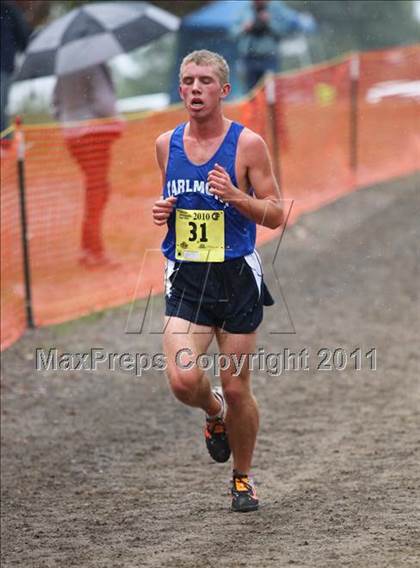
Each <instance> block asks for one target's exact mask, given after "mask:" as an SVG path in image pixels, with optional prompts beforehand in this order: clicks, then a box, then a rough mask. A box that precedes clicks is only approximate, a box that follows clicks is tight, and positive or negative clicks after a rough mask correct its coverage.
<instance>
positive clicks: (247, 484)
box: [233, 475, 255, 493]
mask: <svg viewBox="0 0 420 568" xmlns="http://www.w3.org/2000/svg"><path fill="white" fill-rule="evenodd" d="M233 488H234V490H235V491H251V492H252V493H254V492H255V489H254V484H253V483H252V481H251V479H250V478H249V477H248V476H247V475H234V476H233Z"/></svg>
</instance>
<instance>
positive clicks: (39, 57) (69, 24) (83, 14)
mask: <svg viewBox="0 0 420 568" xmlns="http://www.w3.org/2000/svg"><path fill="white" fill-rule="evenodd" d="M178 27H179V19H178V18H177V17H176V16H173V15H172V14H170V13H169V12H166V11H165V10H162V9H160V8H157V7H156V6H152V5H151V4H148V3H147V2H98V3H94V4H85V5H83V6H81V7H79V8H76V9H74V10H72V11H71V12H69V13H68V14H66V15H64V16H62V17H61V18H58V19H57V20H54V21H53V22H52V23H51V24H49V25H48V26H46V27H45V28H44V29H43V30H41V31H40V32H39V33H38V34H37V35H36V36H35V38H34V39H33V40H32V41H31V42H30V44H29V46H28V49H27V50H26V53H25V58H24V61H23V63H22V67H21V69H20V71H19V74H18V76H17V80H19V81H23V80H25V79H34V78H36V77H45V76H47V75H69V74H71V73H74V72H76V71H80V70H82V69H86V68H87V67H91V66H92V65H96V64H98V63H103V62H104V61H107V60H108V59H110V58H111V57H114V56H116V55H119V54H121V53H125V52H127V51H131V50H132V49H136V48H138V47H141V46H143V45H146V44H147V43H149V42H151V41H153V40H155V39H157V38H159V37H160V36H161V35H163V34H164V33H166V32H168V31H175V30H177V29H178Z"/></svg>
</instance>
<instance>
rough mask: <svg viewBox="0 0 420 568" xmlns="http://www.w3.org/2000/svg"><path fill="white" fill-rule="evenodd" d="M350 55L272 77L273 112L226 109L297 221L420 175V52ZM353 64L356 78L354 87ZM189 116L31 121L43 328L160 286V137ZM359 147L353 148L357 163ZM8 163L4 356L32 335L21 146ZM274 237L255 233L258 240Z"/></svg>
mask: <svg viewBox="0 0 420 568" xmlns="http://www.w3.org/2000/svg"><path fill="white" fill-rule="evenodd" d="M355 57H356V56H354V55H353V56H350V57H347V58H345V59H343V60H341V61H337V62H333V63H330V64H326V65H321V66H317V67H315V68H311V69H308V70H305V71H301V72H298V73H293V74H285V75H280V76H276V78H275V92H276V102H275V105H274V107H269V105H268V104H267V100H266V94H265V91H264V88H263V87H262V86H260V87H259V88H257V89H256V90H255V91H254V92H253V93H252V95H251V97H249V98H248V99H246V100H242V101H239V102H237V103H230V104H228V105H226V115H227V116H228V117H229V118H232V119H234V120H238V121H239V122H242V123H244V124H245V125H246V126H249V127H250V128H252V129H253V130H254V131H257V132H258V133H260V134H261V135H262V136H263V137H264V138H265V139H266V140H267V142H268V145H269V148H270V149H271V152H272V154H273V156H272V157H273V161H274V162H276V161H277V164H278V166H279V171H280V177H281V188H282V194H283V197H284V198H285V199H286V200H288V201H287V206H289V204H290V203H291V202H292V201H293V208H292V214H291V218H290V219H291V221H293V220H294V219H296V218H297V217H298V216H299V215H300V214H302V213H304V212H307V211H311V210H314V209H316V208H319V207H320V206H322V205H323V204H325V203H327V202H329V201H332V200H334V199H336V198H337V197H338V196H340V195H342V194H345V193H346V192H348V191H351V190H353V189H355V188H357V187H361V186H364V185H367V184H371V183H373V182H377V181H381V180H385V179H389V178H392V177H394V176H399V175H404V174H408V173H410V172H413V171H415V170H416V169H418V168H419V164H420V131H419V126H418V125H419V120H418V118H419V114H420V113H419V111H420V104H419V103H420V96H419V85H418V81H419V77H420V46H419V45H417V46H411V47H405V48H396V49H392V50H388V51H382V52H371V53H364V54H358V55H357V58H358V59H357V60H356V59H355ZM352 61H353V63H352ZM355 61H356V62H357V61H358V63H359V65H358V71H359V79H358V80H357V81H353V83H352V81H351V76H352V73H355V71H357V66H355V63H354V62H355ZM356 75H357V73H356ZM356 75H355V76H356ZM355 85H356V87H355ZM355 88H356V89H357V90H355ZM416 89H417V90H416ZM352 94H353V95H355V96H356V98H355V97H353V98H352ZM273 113H274V114H273ZM273 116H275V123H274V126H275V128H273V121H272V119H273ZM352 117H353V119H355V120H353V123H352ZM184 120H186V113H185V111H184V110H183V109H182V108H180V107H172V108H170V109H168V110H166V111H161V112H157V113H150V114H143V115H141V116H137V117H131V119H127V120H126V121H125V122H124V123H123V124H120V123H118V124H116V123H115V121H114V122H113V121H101V122H100V123H95V124H92V123H83V124H80V125H79V126H78V128H75V129H73V130H72V129H70V130H69V129H65V130H63V129H62V128H61V127H60V126H59V125H56V124H55V125H40V126H26V127H24V134H25V140H26V156H25V192H26V210H27V221H28V246H29V269H30V276H31V291H32V309H33V318H34V323H35V325H37V326H40V325H47V324H51V323H58V322H62V321H66V320H69V319H73V318H76V317H79V316H81V315H85V314H88V313H90V312H92V311H96V310H101V309H104V308H107V307H111V306H116V305H119V304H123V303H127V302H130V301H131V300H132V299H134V298H141V297H146V296H148V295H149V293H150V292H152V293H157V292H161V291H162V290H163V258H162V255H161V253H160V243H161V241H162V239H163V236H164V233H165V230H164V228H158V227H156V226H155V225H153V223H152V218H151V208H152V205H153V203H154V201H155V199H156V198H157V197H158V196H159V194H160V193H161V179H160V173H159V171H158V168H157V166H156V162H155V156H154V142H155V139H156V137H157V136H158V135H159V134H160V133H162V132H164V131H165V130H169V129H171V128H173V127H174V125H176V124H177V123H179V122H182V121H184ZM88 132H89V133H88ZM274 133H277V136H278V139H279V140H278V146H276V144H275V140H274V139H273V136H274ZM352 141H353V142H356V144H357V146H356V147H355V148H353V155H352V147H351V146H352ZM277 147H278V148H279V154H278V155H274V151H275V149H276V148H277ZM355 160H357V161H355ZM352 162H353V163H352ZM1 166H2V177H1V205H2V207H1V245H2V246H1V261H2V262H1V286H2V300H1V301H2V305H1V308H2V314H1V337H2V339H1V348H2V349H4V348H5V347H7V346H8V345H10V344H11V343H12V342H13V341H15V340H16V339H17V338H18V337H19V336H20V335H21V334H22V332H23V331H24V329H25V328H26V320H25V318H26V314H25V286H24V271H23V255H22V242H21V234H22V231H21V225H20V217H19V184H18V177H17V173H16V152H15V151H13V149H12V150H9V151H7V152H5V155H2V159H1ZM107 170H108V172H107ZM277 234H278V231H270V230H268V229H264V228H261V227H259V230H258V243H259V244H261V242H264V241H266V240H269V239H271V238H273V236H276V235H277ZM91 254H92V255H95V254H98V255H102V254H104V255H106V257H107V260H108V262H103V263H102V264H95V262H91V260H92V258H91V256H90V255H91Z"/></svg>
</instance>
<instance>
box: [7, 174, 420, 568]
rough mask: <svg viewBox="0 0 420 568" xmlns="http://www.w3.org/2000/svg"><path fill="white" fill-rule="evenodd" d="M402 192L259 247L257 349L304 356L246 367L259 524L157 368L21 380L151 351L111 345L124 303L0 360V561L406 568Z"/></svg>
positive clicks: (415, 508) (408, 392)
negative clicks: (262, 305) (255, 435)
mask: <svg viewBox="0 0 420 568" xmlns="http://www.w3.org/2000/svg"><path fill="white" fill-rule="evenodd" d="M419 189H420V175H417V176H412V177H410V178H406V179H400V180H397V181H394V182H392V183H388V184H383V185H380V186H376V187H371V188H369V189H364V190H361V191H359V192H356V193H353V194H351V195H349V196H347V197H345V198H344V199H341V200H339V201H338V202H336V203H333V204H331V205H329V206H327V207H325V208H324V209H322V210H320V211H318V212H315V213H312V214H309V215H306V216H304V217H302V218H301V219H300V221H299V222H298V223H297V224H296V225H294V226H292V227H290V228H289V229H287V231H286V233H285V236H284V239H283V241H282V243H281V246H280V248H279V251H278V255H277V256H275V251H276V247H277V243H275V242H273V243H271V244H269V245H268V246H265V247H264V248H263V249H262V251H261V252H262V256H263V259H264V263H265V267H266V277H267V281H268V284H269V286H270V288H271V289H272V291H273V294H274V295H275V296H276V299H277V305H276V307H273V308H269V309H267V310H266V317H265V321H264V323H263V326H262V328H261V330H260V335H259V341H258V348H259V349H260V352H262V350H264V353H265V354H269V353H273V354H276V353H284V350H285V349H289V352H287V354H290V353H298V352H302V350H304V351H303V355H302V357H303V358H302V360H301V369H300V370H293V369H291V370H289V371H287V372H283V373H282V374H280V375H279V376H271V375H270V374H269V373H268V372H267V371H256V372H255V373H254V386H255V395H256V397H257V399H258V401H259V404H260V410H261V429H260V435H259V439H258V444H257V448H256V452H255V463H254V468H253V474H254V476H255V480H256V482H257V489H258V492H259V496H260V499H261V508H260V510H259V511H258V512H256V513H248V514H242V515H241V514H237V513H232V512H230V511H229V506H230V500H229V495H228V481H229V477H230V466H229V464H215V463H213V462H212V461H211V459H210V457H209V456H208V455H207V453H206V450H205V446H204V442H203V437H202V425H203V424H202V422H203V416H202V413H201V412H200V411H198V410H194V409H190V408H187V407H184V406H182V405H181V404H180V403H178V402H176V401H175V399H174V398H173V396H172V395H171V394H170V392H169V390H168V388H167V384H166V379H165V375H164V373H162V372H160V371H149V372H145V373H144V374H143V376H141V377H136V376H135V375H134V374H133V373H130V372H123V371H121V370H118V371H109V370H108V371H107V370H105V369H100V370H99V371H96V372H93V371H92V372H90V371H83V370H82V371H80V370H76V371H73V372H71V371H65V370H61V371H56V372H55V371H42V372H37V371H36V370H35V349H36V348H45V349H48V348H50V347H57V348H58V351H59V353H63V352H74V353H75V352H84V351H87V350H89V349H90V348H91V347H98V348H99V347H100V348H103V349H105V350H106V351H110V352H117V353H124V352H131V353H135V352H136V351H139V352H142V353H155V352H159V351H161V336H160V335H159V334H156V333H153V334H152V333H142V334H141V335H135V334H126V333H124V330H125V328H126V324H127V316H128V313H129V311H128V308H127V307H123V308H120V309H117V310H112V311H108V312H107V313H103V314H100V315H96V316H91V317H89V318H85V319H83V320H79V321H75V322H71V323H68V324H65V325H60V326H55V327H50V328H48V329H39V330H36V331H34V332H31V333H27V334H26V335H25V337H24V338H23V339H21V340H20V341H19V342H18V343H17V344H15V345H14V346H12V347H11V348H10V349H8V350H7V351H6V352H5V353H4V356H3V382H2V395H3V402H2V407H3V422H2V425H3V426H2V437H3V449H2V452H3V453H2V472H3V473H2V542H3V545H2V561H3V562H2V565H3V567H4V568H11V567H17V566H19V567H20V566H21V567H25V568H31V567H34V568H35V567H36V568H44V567H60V568H61V567H72V566H74V567H83V568H99V567H107V568H108V567H110V568H111V567H112V568H119V567H124V568H128V567H137V566H148V567H149V566H150V567H182V568H196V567H200V568H201V567H221V566H222V567H239V566H246V567H248V566H252V567H263V568H265V567H273V568H274V567H282V566H289V565H294V566H302V567H311V568H318V567H319V568H324V567H341V566H352V567H353V566H354V567H363V568H364V567H369V568H375V567H378V568H379V567H381V568H383V567H385V566H390V567H406V566H419V565H420V544H419V543H420V530H419V529H420V509H419V487H420V471H419V463H420V397H419V394H420V393H419V391H420V388H419V367H420V365H419V358H420V353H419V349H418V347H419V339H418V338H419V332H420V321H419V242H420V222H419V214H420V191H419ZM273 259H274V260H273ZM273 262H274V266H275V271H276V273H277V275H278V282H279V284H280V286H281V288H279V286H278V285H277V283H276V281H275V278H274V271H273V268H272V263H273ZM282 295H283V296H284V299H285V301H286V302H287V307H288V311H289V313H290V317H291V319H290V318H289V317H288V315H287V309H286V307H285V304H284V302H283V300H282ZM156 303H157V305H155V306H154V312H153V317H154V318H155V322H156V321H159V318H160V314H161V312H162V300H161V299H158V300H157V302H156ZM142 309H144V303H139V304H138V306H137V310H138V311H139V313H141V310H142ZM293 328H294V329H295V331H296V333H295V334H293V333H280V334H279V333H273V332H278V331H283V332H288V331H289V332H290V331H293ZM357 348H359V349H360V354H361V355H362V359H361V361H359V362H358V361H356V356H355V355H353V357H350V355H351V354H352V353H353V352H354V351H355V350H356V349H357ZM321 349H329V350H331V353H334V352H335V355H334V357H331V360H330V361H328V360H326V361H325V363H333V364H332V369H331V370H327V369H326V368H319V367H320V366H321V367H326V365H325V364H324V365H321V363H322V356H323V353H324V352H320V350H321ZM340 349H342V350H344V352H343V351H336V350H340ZM372 349H374V350H376V370H374V369H373V367H374V366H375V360H374V356H373V354H374V353H375V351H373V352H371V353H370V355H369V352H370V350H372ZM325 353H326V354H327V353H328V352H325ZM343 353H345V354H346V355H347V365H345V361H344V358H345V357H344V355H343ZM305 354H306V355H305ZM366 354H368V355H367V356H366ZM357 363H360V365H359V366H360V367H361V369H360V370H357V369H356V368H355V367H356V366H358V365H357ZM334 367H335V368H334ZM342 367H345V368H342ZM340 368H342V369H341V370H339V369H340Z"/></svg>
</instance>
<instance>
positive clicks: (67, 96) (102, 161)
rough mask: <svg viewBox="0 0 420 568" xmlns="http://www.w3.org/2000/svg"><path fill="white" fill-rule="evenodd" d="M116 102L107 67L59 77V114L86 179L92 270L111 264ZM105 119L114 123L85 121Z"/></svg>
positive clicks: (87, 257)
mask: <svg viewBox="0 0 420 568" xmlns="http://www.w3.org/2000/svg"><path fill="white" fill-rule="evenodd" d="M116 102H117V99H116V93H115V87H114V83H113V80H112V76H111V72H110V70H109V68H108V66H107V65H106V64H105V63H102V64H99V65H95V66H93V67H89V68H87V69H84V70H83V71H79V72H77V73H72V74H69V75H64V76H60V77H58V78H57V82H56V84H55V88H54V92H53V111H54V116H55V118H56V119H58V120H59V121H60V122H61V123H62V125H63V133H64V137H65V140H66V144H67V147H68V149H69V151H70V153H71V155H72V156H73V158H74V159H75V160H76V162H77V163H78V165H79V166H80V168H81V170H82V172H83V175H84V178H85V205H84V215H83V222H82V240H81V248H82V254H81V257H80V262H81V264H82V265H84V266H86V267H95V266H98V265H103V264H109V263H110V260H109V259H108V258H107V256H106V254H105V248H104V242H103V235H102V221H103V216H104V211H105V206H106V204H107V201H108V199H109V195H110V191H111V185H110V181H109V168H110V165H111V147H112V144H113V143H114V142H115V140H116V139H117V138H118V137H119V136H120V135H121V131H122V127H123V122H122V119H121V118H120V117H119V116H118V113H117V106H116ZM101 118H103V119H105V118H110V120H103V121H93V122H85V121H91V120H92V119H101ZM112 118H114V120H112Z"/></svg>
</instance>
